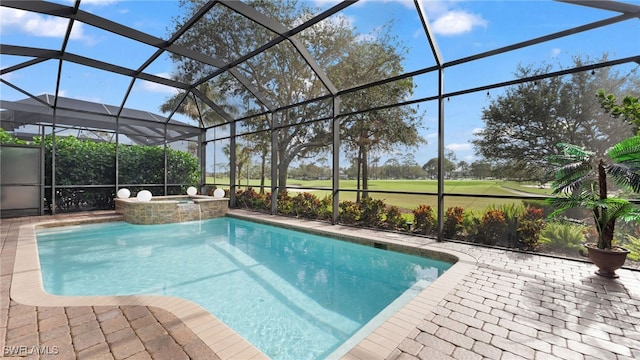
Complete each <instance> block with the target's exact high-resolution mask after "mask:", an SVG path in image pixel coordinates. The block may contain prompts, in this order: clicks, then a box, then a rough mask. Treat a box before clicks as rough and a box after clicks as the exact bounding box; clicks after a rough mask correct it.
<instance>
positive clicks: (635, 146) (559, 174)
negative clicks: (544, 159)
mask: <svg viewBox="0 0 640 360" xmlns="http://www.w3.org/2000/svg"><path fill="white" fill-rule="evenodd" d="M558 147H559V148H560V150H561V154H560V155H555V156H552V157H550V161H551V162H552V163H553V164H554V165H555V166H557V169H556V173H555V180H554V181H553V183H552V187H553V193H554V194H561V196H559V197H555V198H552V199H550V200H549V202H550V203H551V204H552V205H554V206H555V207H556V210H555V211H554V212H553V213H552V214H551V216H556V215H558V214H560V213H562V212H564V211H565V210H567V209H570V208H575V207H584V208H587V209H590V210H591V212H592V216H593V220H594V222H595V226H596V230H597V233H598V242H597V247H598V248H599V249H612V242H613V235H614V231H615V223H616V220H618V219H620V220H623V221H636V222H640V211H639V210H638V208H637V207H636V206H634V204H632V203H631V202H629V201H628V200H625V199H621V198H618V197H611V196H608V189H607V179H608V177H609V178H610V179H611V180H612V181H613V182H614V183H615V184H617V185H618V186H620V187H621V188H624V189H628V190H631V191H633V192H636V193H637V192H640V135H636V136H633V137H630V138H627V139H625V140H623V141H621V142H619V143H618V144H616V145H614V146H613V147H612V148H611V149H609V150H608V151H607V155H608V157H609V161H607V160H605V158H604V157H601V158H598V157H597V156H596V154H595V153H594V152H592V151H587V150H585V149H584V148H583V147H580V146H576V145H572V144H566V143H560V144H558Z"/></svg>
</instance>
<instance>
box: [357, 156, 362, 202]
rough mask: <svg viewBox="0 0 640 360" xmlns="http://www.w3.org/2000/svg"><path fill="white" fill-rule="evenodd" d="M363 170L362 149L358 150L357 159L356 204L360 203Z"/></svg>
mask: <svg viewBox="0 0 640 360" xmlns="http://www.w3.org/2000/svg"><path fill="white" fill-rule="evenodd" d="M361 169H362V148H360V149H358V157H357V159H356V190H358V191H357V192H356V202H357V203H359V202H360V175H361V173H360V170H361Z"/></svg>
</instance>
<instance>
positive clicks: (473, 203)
mask: <svg viewBox="0 0 640 360" xmlns="http://www.w3.org/2000/svg"><path fill="white" fill-rule="evenodd" d="M207 183H214V181H213V178H208V179H207ZM215 183H217V184H228V183H229V179H228V178H217V179H216V181H215ZM259 185H260V181H259V180H250V181H249V186H252V187H254V188H255V187H258V186H259ZM241 186H242V187H246V186H247V182H246V180H243V181H242V183H241ZM266 186H267V187H269V186H270V182H269V181H268V180H267V183H266ZM287 186H289V187H297V188H300V190H301V191H303V190H304V188H330V187H331V180H297V179H289V182H288V183H287ZM223 187H224V186H223ZM356 187H357V183H356V181H355V180H340V188H341V190H345V191H341V192H340V200H351V201H354V200H355V199H356V192H355V191H349V190H355V189H356ZM369 190H370V191H372V192H371V193H370V194H369V195H370V196H371V197H373V198H377V199H382V200H384V202H385V203H386V204H388V205H396V206H398V207H400V208H402V209H404V210H406V211H411V210H413V209H415V208H416V207H418V205H421V204H425V205H431V206H432V207H434V208H435V207H436V205H437V196H435V195H426V194H425V195H420V194H418V195H416V194H397V193H386V194H378V193H375V191H397V192H418V193H432V194H436V193H437V191H438V182H437V181H436V180H370V181H369ZM307 191H309V192H313V193H314V194H315V195H316V196H318V197H319V198H322V197H324V196H327V195H330V194H331V191H330V190H317V189H313V190H307ZM444 193H445V208H449V207H452V206H460V207H462V208H464V209H467V210H471V209H477V210H483V209H486V208H487V207H488V206H490V205H502V204H512V203H521V200H520V199H501V198H491V197H472V196H468V197H467V196H458V195H483V196H491V195H496V196H505V195H510V196H526V195H531V196H546V195H550V194H551V190H550V189H549V188H540V187H538V186H537V185H536V184H531V183H521V182H516V181H503V180H448V181H445V184H444ZM447 194H456V196H447Z"/></svg>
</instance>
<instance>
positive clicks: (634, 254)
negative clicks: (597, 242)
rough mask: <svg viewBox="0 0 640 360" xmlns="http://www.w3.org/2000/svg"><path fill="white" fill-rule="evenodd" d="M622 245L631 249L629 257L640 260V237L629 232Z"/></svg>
mask: <svg viewBox="0 0 640 360" xmlns="http://www.w3.org/2000/svg"><path fill="white" fill-rule="evenodd" d="M621 245H622V246H623V247H624V248H625V249H627V250H629V251H631V253H629V255H627V258H628V259H629V260H632V261H640V237H637V236H633V235H631V234H627V236H626V237H625V239H624V241H623V242H622V243H621Z"/></svg>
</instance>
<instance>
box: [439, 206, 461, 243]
mask: <svg viewBox="0 0 640 360" xmlns="http://www.w3.org/2000/svg"><path fill="white" fill-rule="evenodd" d="M463 220H464V209H463V208H461V207H459V206H454V207H450V208H448V209H447V211H446V213H445V215H444V223H443V224H442V225H443V226H442V233H443V235H444V237H446V238H448V239H454V238H455V237H456V236H457V235H458V232H459V231H460V230H461V229H462V223H463Z"/></svg>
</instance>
